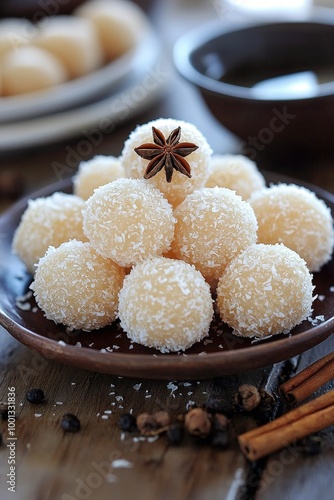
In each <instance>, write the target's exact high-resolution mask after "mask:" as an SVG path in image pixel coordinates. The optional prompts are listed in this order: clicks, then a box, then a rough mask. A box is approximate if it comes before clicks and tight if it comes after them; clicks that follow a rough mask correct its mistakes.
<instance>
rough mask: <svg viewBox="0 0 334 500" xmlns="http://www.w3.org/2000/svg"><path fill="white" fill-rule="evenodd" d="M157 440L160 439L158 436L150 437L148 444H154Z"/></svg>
mask: <svg viewBox="0 0 334 500" xmlns="http://www.w3.org/2000/svg"><path fill="white" fill-rule="evenodd" d="M157 439H159V436H158V435H157V436H149V437H148V438H147V442H148V443H154V441H156V440H157Z"/></svg>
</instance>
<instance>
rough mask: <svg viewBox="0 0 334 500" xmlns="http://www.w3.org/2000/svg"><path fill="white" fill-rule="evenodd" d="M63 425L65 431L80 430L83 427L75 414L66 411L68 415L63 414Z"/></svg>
mask: <svg viewBox="0 0 334 500" xmlns="http://www.w3.org/2000/svg"><path fill="white" fill-rule="evenodd" d="M61 427H62V429H63V430H64V431H65V432H79V431H80V428H81V425H80V420H79V419H78V417H76V416H75V415H72V414H71V413H66V415H63V418H62V421H61Z"/></svg>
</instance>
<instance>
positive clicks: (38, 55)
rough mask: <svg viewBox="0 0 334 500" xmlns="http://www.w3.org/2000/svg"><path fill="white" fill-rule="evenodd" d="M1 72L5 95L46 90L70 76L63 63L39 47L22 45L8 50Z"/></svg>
mask: <svg viewBox="0 0 334 500" xmlns="http://www.w3.org/2000/svg"><path fill="white" fill-rule="evenodd" d="M1 72H2V94H3V95H4V96H13V95H19V94H27V93H30V92H38V91H41V90H46V89H49V88H52V87H55V86H56V85H59V84H61V83H63V82H65V81H66V80H67V78H68V74H67V71H66V69H65V67H64V66H63V65H62V63H61V62H60V61H59V60H58V59H57V58H56V57H54V56H53V55H52V54H51V53H49V52H48V51H46V50H43V49H40V48H38V47H20V48H17V49H14V50H12V51H11V52H8V53H7V54H6V55H5V56H4V58H3V61H2V70H1Z"/></svg>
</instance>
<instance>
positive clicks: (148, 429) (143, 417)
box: [136, 413, 158, 436]
mask: <svg viewBox="0 0 334 500" xmlns="http://www.w3.org/2000/svg"><path fill="white" fill-rule="evenodd" d="M136 425H137V428H138V430H139V432H140V433H141V434H143V435H144V436H149V435H151V433H152V431H155V430H156V429H157V428H158V424H157V422H156V420H155V418H154V417H153V415H151V414H150V413H141V414H140V415H138V417H137V419H136Z"/></svg>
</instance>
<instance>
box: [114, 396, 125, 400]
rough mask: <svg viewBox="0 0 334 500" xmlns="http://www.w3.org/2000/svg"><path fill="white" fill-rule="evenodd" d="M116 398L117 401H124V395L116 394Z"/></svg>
mask: <svg viewBox="0 0 334 500" xmlns="http://www.w3.org/2000/svg"><path fill="white" fill-rule="evenodd" d="M115 399H116V401H123V399H124V398H123V396H116V397H115Z"/></svg>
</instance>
